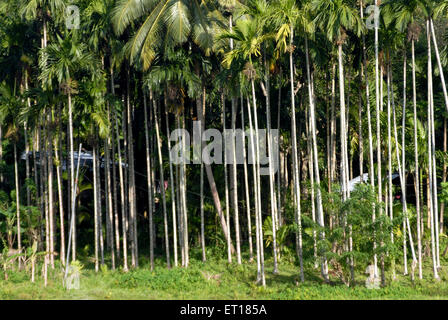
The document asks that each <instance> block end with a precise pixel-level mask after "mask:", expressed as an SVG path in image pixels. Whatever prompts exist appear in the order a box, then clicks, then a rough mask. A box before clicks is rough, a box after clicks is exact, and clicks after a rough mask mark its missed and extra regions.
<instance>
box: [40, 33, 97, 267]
mask: <svg viewBox="0 0 448 320" xmlns="http://www.w3.org/2000/svg"><path fill="white" fill-rule="evenodd" d="M98 65H99V63H98V60H97V59H96V58H95V56H94V55H93V54H92V53H90V52H88V51H87V48H86V45H85V44H83V43H81V42H80V41H79V38H78V37H77V35H76V34H75V33H73V34H70V35H69V36H66V37H65V38H61V37H59V36H58V37H57V42H54V43H52V44H50V45H49V46H47V47H46V48H44V49H43V51H42V59H41V61H40V62H39V67H40V68H41V70H42V72H41V74H40V76H39V78H40V80H41V81H42V82H43V83H44V85H46V86H48V87H54V85H55V82H54V81H57V83H58V85H59V86H60V88H61V89H62V91H63V92H64V94H65V95H67V114H68V118H69V122H68V127H69V155H70V178H71V183H70V185H71V186H72V187H73V186H74V182H75V181H74V179H75V160H74V148H73V103H72V96H73V94H76V92H77V86H78V85H77V82H76V81H75V80H74V78H73V77H74V76H75V75H76V72H77V71H80V70H83V69H84V70H89V71H92V74H95V72H96V68H97V67H98ZM73 192H74V191H73V189H72V191H71V193H70V195H72V194H73ZM70 199H73V196H71V197H70ZM71 205H72V207H73V203H72V204H71ZM72 214H75V213H74V212H72ZM73 237H74V239H75V233H74V232H73ZM75 243H76V242H75V241H73V242H72V244H73V248H72V250H73V255H72V257H73V260H76V247H75Z"/></svg>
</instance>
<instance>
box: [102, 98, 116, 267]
mask: <svg viewBox="0 0 448 320" xmlns="http://www.w3.org/2000/svg"><path fill="white" fill-rule="evenodd" d="M107 120H108V122H109V120H110V111H109V106H107ZM109 146H110V136H108V137H107V138H106V139H105V141H104V149H105V152H104V153H105V155H106V165H105V167H104V170H105V184H106V217H107V221H108V224H109V230H108V238H109V246H110V247H109V249H110V257H111V263H112V270H115V245H114V212H113V202H112V195H113V192H112V185H111V178H110V148H109Z"/></svg>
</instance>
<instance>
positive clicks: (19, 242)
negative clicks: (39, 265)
mask: <svg viewBox="0 0 448 320" xmlns="http://www.w3.org/2000/svg"><path fill="white" fill-rule="evenodd" d="M13 145H14V177H15V184H16V186H15V187H16V219H17V249H18V251H19V253H21V252H22V235H21V232H22V230H21V228H20V186H19V165H18V160H17V143H16V142H15V141H14V143H13ZM18 260H19V269H21V267H22V259H21V258H20V257H19V259H18Z"/></svg>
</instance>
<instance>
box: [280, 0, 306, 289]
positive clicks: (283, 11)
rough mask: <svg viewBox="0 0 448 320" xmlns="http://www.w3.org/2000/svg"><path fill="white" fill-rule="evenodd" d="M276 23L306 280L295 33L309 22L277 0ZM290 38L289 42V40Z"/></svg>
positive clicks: (289, 4) (292, 5)
mask: <svg viewBox="0 0 448 320" xmlns="http://www.w3.org/2000/svg"><path fill="white" fill-rule="evenodd" d="M273 13H274V14H273V18H274V23H275V24H277V28H278V31H277V34H276V41H277V47H278V49H280V51H283V52H288V53H289V82H290V86H291V88H290V91H291V133H292V136H291V137H292V153H293V154H292V157H293V177H294V201H295V210H294V217H295V222H296V225H297V232H296V247H297V252H298V256H299V263H300V279H301V281H302V282H303V281H305V277H304V272H303V248H302V216H301V215H302V213H301V205H300V193H301V192H300V180H299V159H298V150H297V122H296V104H295V92H296V88H295V79H294V63H293V52H294V44H293V42H294V35H295V30H296V27H297V28H298V30H299V31H302V30H305V32H308V31H309V23H308V21H306V20H305V19H303V17H304V16H303V15H302V14H301V12H300V10H299V8H298V7H297V5H296V4H295V1H288V0H286V1H277V2H276V3H275V4H274V8H273ZM288 40H289V42H287V41H288Z"/></svg>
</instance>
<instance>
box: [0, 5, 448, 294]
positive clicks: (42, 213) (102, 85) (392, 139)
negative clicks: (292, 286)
mask: <svg viewBox="0 0 448 320" xmlns="http://www.w3.org/2000/svg"><path fill="white" fill-rule="evenodd" d="M73 5H76V6H77V7H78V8H79V12H80V15H79V28H78V26H75V27H74V28H72V27H71V26H70V23H67V21H72V22H73V21H75V22H76V21H77V17H76V10H75V11H74V10H73V7H71V6H73ZM372 5H376V6H377V7H378V8H379V9H380V10H379V15H378V16H377V17H376V16H375V9H374V7H372ZM366 9H367V10H366ZM74 14H75V15H74ZM447 19H448V1H446V0H444V1H440V0H439V1H432V0H390V1H383V2H381V1H379V0H375V1H367V0H365V1H363V0H358V1H354V0H303V1H301V0H297V1H295V0H273V1H267V0H247V1H237V0H215V1H213V0H204V1H199V0H193V1H186V0H159V1H156V0H117V1H115V0H78V1H66V0H26V1H18V0H2V2H1V3H0V190H2V191H1V192H0V198H1V203H0V212H1V213H2V216H0V223H1V229H0V236H1V238H2V240H3V244H2V246H3V248H4V250H3V252H4V254H3V256H4V257H5V256H7V255H10V256H11V254H12V253H17V254H18V256H19V258H18V259H17V261H18V267H19V268H23V266H22V265H21V264H23V263H25V261H26V259H24V258H22V257H21V256H20V255H21V254H22V253H24V252H26V250H27V248H28V249H29V248H33V250H32V252H33V257H34V258H33V259H34V260H33V261H35V260H36V259H35V256H36V252H37V251H39V252H42V256H43V257H44V258H45V259H44V262H43V264H44V267H45V268H46V267H47V266H48V267H51V268H55V264H57V263H58V260H60V264H61V265H62V266H65V265H66V264H67V263H68V262H69V260H72V261H74V260H77V259H85V258H87V256H91V255H93V256H94V259H93V261H94V265H95V270H96V271H98V270H99V268H100V266H101V265H105V264H106V265H108V266H110V267H111V268H112V269H116V268H122V269H123V270H124V271H127V270H128V269H130V268H137V267H138V266H139V261H141V259H142V258H144V259H146V257H149V266H150V268H151V269H153V268H154V266H155V263H156V260H158V259H160V260H162V259H163V260H165V259H166V266H167V267H168V268H171V267H173V266H174V267H179V266H182V267H188V265H189V262H190V255H191V254H190V252H196V251H197V252H200V259H202V260H203V261H206V260H207V257H208V256H209V255H211V254H218V255H220V254H223V255H224V252H225V256H226V258H227V260H228V262H229V263H237V264H242V263H247V262H249V263H252V262H253V261H254V260H255V263H256V264H257V270H258V272H257V282H258V283H260V284H261V285H265V284H266V280H265V273H266V271H265V268H266V267H267V266H268V265H269V267H271V266H273V271H274V273H278V272H279V269H281V260H282V259H293V260H294V261H296V262H297V272H298V275H299V278H300V280H301V281H305V279H306V275H307V274H308V273H309V272H312V270H314V269H319V270H320V274H321V277H322V279H323V281H325V282H328V281H331V280H332V279H338V280H341V281H343V282H345V283H346V284H354V283H355V275H356V271H357V270H358V271H361V272H362V273H363V271H364V270H365V268H366V266H368V265H373V266H374V271H375V275H376V276H378V277H379V276H381V280H382V283H383V285H385V284H386V275H387V274H388V273H387V272H390V273H389V274H390V275H391V277H392V279H395V277H396V274H397V272H402V273H404V274H409V275H410V276H411V277H412V279H414V276H415V275H417V276H418V277H419V278H420V279H421V278H423V277H424V274H423V265H424V264H425V263H426V264H430V265H431V266H432V275H430V274H428V275H427V277H430V276H432V277H434V278H436V279H438V278H439V271H440V268H441V267H442V264H441V256H443V255H444V254H445V253H446V249H445V248H444V239H445V237H444V234H445V227H444V224H445V221H444V213H445V201H448V197H447V196H446V195H447V188H448V184H447V182H446V178H447V165H446V163H447V156H448V154H447V120H446V115H447V111H448V94H447V89H446V83H445V78H444V68H445V71H446V64H447V63H448V59H447V57H448V55H447V52H448V51H447V49H446V48H447V43H446V39H445V36H446V35H447V33H446V31H447V30H446V29H447V28H446V27H447V21H448V20H447ZM372 21H373V24H372ZM194 121H200V123H201V124H200V128H199V131H200V134H202V132H204V131H205V130H206V129H209V128H215V129H219V130H223V129H226V128H231V129H238V128H242V129H244V130H246V129H249V130H250V132H251V134H250V135H248V136H247V138H246V139H243V141H236V142H235V143H233V142H232V143H231V146H229V147H227V146H226V147H227V148H225V151H224V153H225V154H224V156H223V157H224V158H225V159H234V160H235V159H236V158H237V156H239V155H238V154H237V152H238V151H237V147H236V146H237V145H238V143H242V144H243V145H244V146H246V147H247V145H250V146H252V147H251V148H245V152H244V155H243V157H244V164H241V165H236V164H227V163H225V164H224V165H218V164H207V163H202V164H186V163H182V164H174V161H173V159H172V157H173V153H171V152H170V150H172V148H173V146H174V145H175V144H176V143H177V142H179V143H180V144H181V148H179V150H177V151H178V154H177V155H179V156H180V157H186V156H187V153H190V146H189V145H187V143H186V141H185V139H180V140H179V141H177V140H176V141H174V140H171V139H170V136H171V132H172V131H173V130H174V129H178V128H184V129H186V130H187V131H189V132H193V130H194V128H193V123H194ZM277 128H278V129H279V130H280V137H279V139H278V141H277V140H275V141H274V140H273V139H271V135H270V133H271V130H273V129H277ZM260 129H266V131H267V132H268V135H267V137H268V138H267V139H266V140H267V148H268V155H269V156H270V159H269V160H270V161H269V164H268V165H267V168H268V173H269V174H267V175H262V174H261V170H263V165H262V164H261V162H262V160H261V158H262V155H261V154H260V149H261V146H260V143H259V142H260V137H261V136H260V135H261V133H260ZM205 146H206V143H205V142H204V143H203V147H205ZM274 148H279V153H278V159H276V160H277V161H278V163H279V168H278V170H275V168H274V166H273V163H274V161H273V157H274V155H276V154H277V153H275V151H274ZM78 150H79V151H83V152H84V154H87V155H89V157H91V160H89V161H90V164H89V162H88V161H80V158H78V155H80V154H81V153H79V152H78ZM228 152H230V155H229V154H227V153H228ZM249 159H255V162H254V163H253V164H252V163H249V161H248V160H249ZM233 163H235V161H234V162H233ZM356 177H359V180H361V182H362V183H359V184H358V185H357V186H356V187H353V180H354V179H355V178H356ZM196 248H197V250H196ZM213 248H214V249H216V250H211V249H213ZM444 251H445V252H444ZM216 252H217V253H216ZM265 261H266V262H265ZM33 263H34V262H33ZM33 270H34V264H33ZM33 279H34V274H33Z"/></svg>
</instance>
